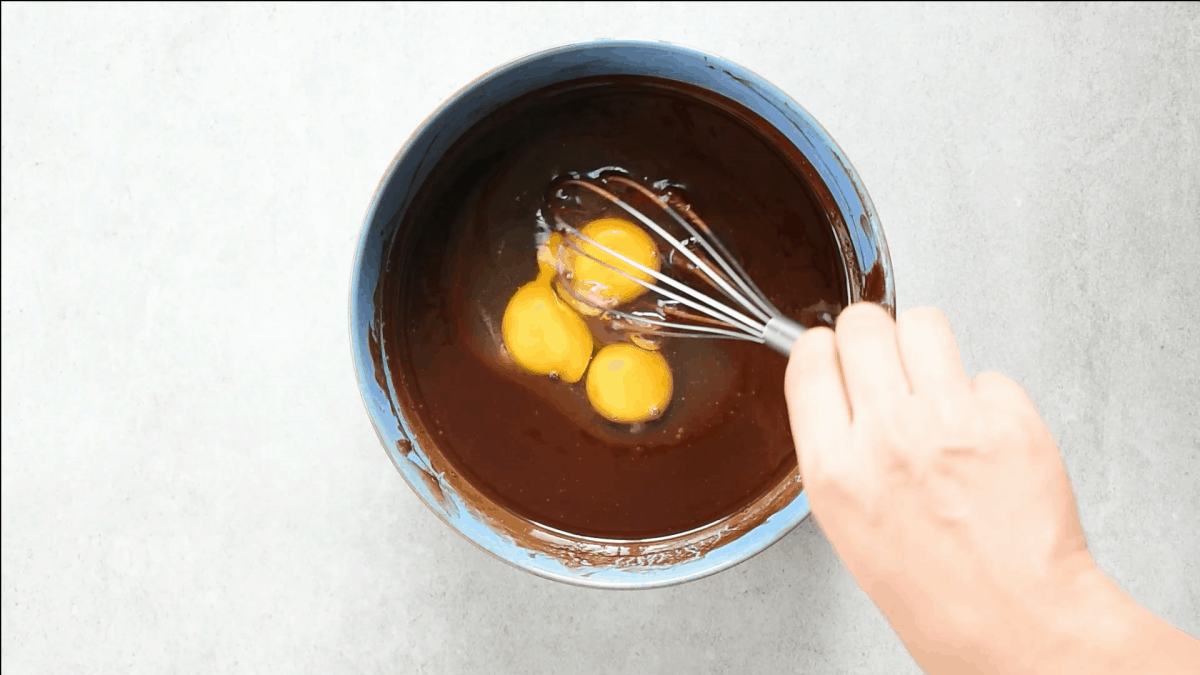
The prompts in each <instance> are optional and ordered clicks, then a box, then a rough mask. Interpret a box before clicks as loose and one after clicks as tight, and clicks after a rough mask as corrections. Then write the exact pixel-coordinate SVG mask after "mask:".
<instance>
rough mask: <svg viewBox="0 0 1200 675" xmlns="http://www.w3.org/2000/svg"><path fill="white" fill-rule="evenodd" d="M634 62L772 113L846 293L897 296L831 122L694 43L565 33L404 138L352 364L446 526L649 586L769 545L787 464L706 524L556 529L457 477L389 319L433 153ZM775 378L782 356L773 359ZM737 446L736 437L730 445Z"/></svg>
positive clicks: (367, 261) (528, 559)
mask: <svg viewBox="0 0 1200 675" xmlns="http://www.w3.org/2000/svg"><path fill="white" fill-rule="evenodd" d="M620 75H642V76H652V77H659V78H665V79H669V80H675V81H679V82H683V83H686V84H690V85H693V86H696V87H700V88H703V89H707V90H709V91H712V92H715V93H717V94H719V95H721V96H724V97H726V98H728V99H732V100H733V101H735V102H737V103H740V104H741V105H743V106H745V107H746V108H749V109H750V110H751V111H753V112H754V113H756V114H757V115H758V116H760V117H761V118H763V119H764V120H766V121H767V122H768V123H770V124H771V125H772V126H773V127H774V130H775V131H776V132H777V134H776V141H775V142H776V143H788V144H791V145H792V146H794V148H795V149H796V150H798V151H799V152H800V153H801V154H802V155H803V156H804V158H805V159H806V160H807V164H808V165H807V166H804V167H802V169H803V170H804V172H805V175H806V176H807V178H808V180H809V182H810V183H812V184H813V187H814V190H815V192H816V194H817V199H818V201H819V203H820V205H821V208H822V209H823V210H824V212H825V215H826V216H827V217H828V219H829V222H830V223H831V224H832V226H833V230H834V235H835V238H836V240H837V242H838V247H839V250H840V253H841V256H842V262H843V266H844V271H845V278H846V281H847V289H846V290H847V297H848V298H849V299H850V300H851V301H858V300H870V301H873V302H878V303H880V304H882V305H884V306H885V307H887V308H888V309H892V308H893V307H894V306H895V292H894V289H893V280H892V270H891V263H890V260H889V257H888V252H887V245H886V243H885V241H884V237H883V232H882V230H881V229H880V225H879V221H878V219H877V217H876V215H875V210H874V207H873V206H872V204H871V200H870V197H868V196H867V192H866V189H865V188H864V186H863V184H862V181H861V180H859V177H858V175H857V174H856V173H855V171H854V169H853V168H852V167H851V165H850V162H849V161H848V160H847V159H846V157H845V155H844V154H843V153H842V151H841V149H839V148H838V146H837V144H836V143H834V141H833V139H832V138H830V137H829V134H827V133H826V132H825V130H824V129H822V128H821V126H820V125H819V124H818V123H817V122H816V120H814V119H813V118H812V117H811V116H810V115H809V114H808V113H806V112H805V111H804V110H803V109H802V108H801V107H800V106H799V105H798V104H796V102H794V101H793V100H792V99H791V98H789V97H788V96H787V95H786V94H784V93H783V92H782V91H780V90H779V89H777V88H776V87H774V86H772V85H771V84H770V83H768V82H766V81H765V80H763V79H762V78H761V77H759V76H757V75H755V74H753V73H751V72H749V71H748V70H746V69H745V68H742V67H740V66H737V65H735V64H733V63H730V62H729V61H726V60H724V59H721V58H719V57H716V56H712V55H710V54H706V53H703V52H700V51H697V50H695V49H690V48H685V47H680V46H676V45H672V44H666V43H660V42H632V41H617V40H603V41H597V42H588V43H583V44H574V45H568V46H565V47H559V48H556V49H551V50H548V51H544V52H540V53H537V54H534V55H532V56H527V57H525V58H522V59H519V60H517V61H514V62H512V63H509V64H507V65H505V66H502V67H500V68H497V69H495V70H492V71H490V72H489V73H487V74H485V75H484V76H482V77H480V78H479V79H478V80H476V81H475V82H473V83H471V84H470V85H468V86H467V87H465V88H464V89H462V90H461V91H459V92H458V93H457V94H455V95H454V96H453V97H451V98H450V100H448V101H447V102H446V103H444V104H443V105H442V106H441V107H440V108H438V109H437V110H436V111H435V112H434V113H433V114H432V115H431V116H430V117H429V118H428V119H427V120H426V121H425V122H424V123H423V124H422V125H421V126H420V128H418V129H417V130H416V132H415V133H414V134H413V135H412V137H411V138H410V139H409V140H408V142H407V143H406V144H405V145H404V147H403V148H401V149H400V152H399V153H398V154H397V155H396V157H395V159H394V160H393V161H392V163H391V166H390V167H388V169H387V172H386V173H385V174H384V176H383V180H382V181H381V182H380V184H379V187H378V189H377V190H376V192H375V195H374V197H373V199H372V200H371V204H370V207H369V208H368V210H367V215H366V221H365V223H364V225H363V230H362V235H361V239H360V240H359V245H358V252H357V256H356V258H355V262H354V273H353V278H352V282H351V286H352V288H351V293H350V336H351V346H352V350H353V356H354V366H355V369H356V372H357V376H358V383H359V387H360V389H361V392H362V396H363V401H364V403H365V404H366V408H367V413H368V414H369V416H370V418H371V422H372V424H373V425H374V427H375V430H376V432H377V433H378V434H379V438H380V441H381V442H382V443H383V446H384V449H385V450H386V451H387V454H388V456H389V457H390V458H391V460H392V462H393V464H395V466H396V468H397V469H398V470H399V471H400V474H401V475H402V476H403V477H404V479H405V480H406V481H407V482H408V484H409V486H411V487H412V489H413V491H414V492H416V494H417V496H418V497H420V498H421V500H422V501H424V502H425V504H426V505H427V506H428V507H429V508H430V509H432V510H433V512H434V513H436V514H437V515H438V516H439V517H440V518H441V519H442V520H443V521H444V522H445V523H446V524H447V525H449V526H450V527H451V528H453V529H454V530H455V531H457V532H458V533H459V534H461V535H463V536H464V537H466V538H467V539H468V540H469V541H471V542H472V543H474V544H475V545H477V546H478V547H479V548H482V549H483V550H484V551H487V552H488V553H491V554H492V555H494V556H496V557H497V558H500V559H501V560H504V561H506V562H508V563H510V564H512V565H515V566H517V567H519V568H521V569H524V570H527V571H529V572H532V573H534V574H538V575H540V576H543V577H547V578H550V579H555V580H558V581H564V582H568V583H573V584H579V585H583V586H593V587H602V588H652V587H658V586H665V585H670V584H675V583H680V582H683V581H688V580H692V579H697V578H700V577H703V576H706V575H709V574H713V573H715V572H718V571H720V570H723V569H726V568H729V567H731V566H733V565H735V564H737V563H739V562H741V561H743V560H746V559H747V558H749V557H751V556H753V555H755V554H756V553H758V552H760V551H762V550H764V549H765V548H767V547H768V546H770V545H771V544H773V543H774V542H776V541H778V540H779V539H780V538H781V537H783V535H785V534H787V533H788V532H789V531H790V530H791V529H792V528H794V527H795V526H796V525H798V524H799V523H800V522H801V521H802V520H804V518H805V517H806V516H807V515H808V513H809V506H808V500H807V498H806V496H805V493H804V491H803V489H802V484H801V482H800V477H799V475H798V474H797V473H795V472H793V474H792V475H791V476H788V477H787V478H785V479H784V480H782V481H780V482H779V483H778V484H777V485H775V486H774V487H773V488H771V489H770V490H768V492H767V493H766V494H764V495H763V496H762V497H760V498H759V499H758V500H757V501H755V502H754V503H752V504H750V505H749V506H747V507H745V508H743V509H742V510H741V511H739V512H737V513H735V514H733V515H732V516H730V517H728V518H726V519H723V520H721V521H719V522H717V523H714V524H712V525H709V526H706V527H703V528H700V529H698V530H694V531H691V532H685V533H681V534H678V535H672V536H669V537H663V538H659V539H655V540H643V541H609V540H599V539H593V538H587V537H580V536H575V535H572V534H569V533H565V532H559V531H555V530H551V529H549V528H546V527H544V526H541V525H539V524H537V523H534V522H531V521H529V520H526V519H524V518H522V517H520V516H517V515H515V514H513V513H511V512H510V511H507V510H506V509H504V508H502V507H500V506H499V505H497V504H496V503H495V502H493V501H492V500H491V499H489V498H488V497H487V496H486V495H484V494H483V493H481V492H480V491H479V490H478V489H476V488H475V487H473V486H472V485H471V484H470V483H469V482H468V481H466V480H464V479H463V478H462V477H461V476H460V475H459V473H458V472H457V471H456V470H455V468H454V466H453V465H451V464H450V463H449V462H448V461H447V460H446V459H445V457H444V456H443V455H442V453H441V452H440V451H439V449H438V446H437V443H436V441H435V439H433V438H430V436H429V434H428V433H426V431H425V430H424V428H423V427H422V425H421V422H420V420H419V419H418V417H417V416H416V415H415V414H414V402H413V399H412V395H411V392H410V391H408V390H407V388H406V386H405V377H404V374H403V372H402V368H401V366H400V365H399V364H400V357H399V354H400V352H401V348H402V346H403V340H404V334H403V331H402V330H398V328H397V327H396V326H389V325H388V324H387V322H386V321H384V310H385V308H386V307H387V305H388V303H392V302H396V301H397V300H396V298H393V297H390V296H389V293H388V289H389V279H394V277H395V275H396V274H398V273H399V271H400V270H398V269H397V267H398V265H397V264H393V262H395V261H394V260H393V259H392V258H391V252H392V248H391V244H392V242H393V241H394V240H395V238H396V235H397V233H398V231H399V228H400V227H402V226H404V225H403V223H404V218H403V216H404V213H405V211H406V209H407V208H408V207H409V205H410V203H411V202H412V200H413V198H414V195H415V194H416V192H417V190H418V189H419V188H420V186H421V185H422V181H423V180H424V179H425V178H426V177H427V176H428V175H429V172H430V170H431V168H432V167H433V166H434V165H436V163H437V161H438V159H439V157H440V156H441V155H442V154H443V153H444V152H446V150H447V149H448V148H449V147H450V146H451V145H452V144H453V143H454V142H455V140H456V139H458V138H459V137H460V136H461V135H462V134H463V133H464V132H465V131H466V130H468V129H469V128H470V127H471V126H472V125H474V124H476V123H477V122H479V121H480V120H482V119H484V118H485V117H486V116H487V115H488V114H489V113H490V112H492V111H494V110H496V109H497V108H499V107H500V106H502V105H504V104H505V103H508V102H510V101H512V100H514V99H516V98H518V97H520V96H522V95H524V94H527V93H530V92H532V91H535V90H538V89H541V88H543V87H547V86H550V85H556V84H560V83H563V82H567V81H571V80H575V79H580V78H588V77H596V76H620ZM780 377H782V368H781V371H780ZM731 450H732V449H731Z"/></svg>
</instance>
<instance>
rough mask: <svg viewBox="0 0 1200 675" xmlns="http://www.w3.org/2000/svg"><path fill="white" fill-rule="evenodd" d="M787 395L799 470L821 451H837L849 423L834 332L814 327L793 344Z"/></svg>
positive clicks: (788, 368)
mask: <svg viewBox="0 0 1200 675" xmlns="http://www.w3.org/2000/svg"><path fill="white" fill-rule="evenodd" d="M783 391H784V396H785V398H786V399H787V406H788V418H789V420H790V421H791V425H792V437H793V440H794V441H795V443H796V451H797V453H798V454H799V460H800V471H801V472H802V473H808V469H807V468H806V465H811V464H812V463H814V462H818V461H819V459H818V456H819V454H820V453H821V452H822V451H828V452H836V451H837V448H836V446H838V445H839V444H840V443H841V439H842V438H844V437H845V434H846V430H847V429H848V428H849V426H850V407H849V405H848V404H847V402H846V392H845V389H844V388H843V386H842V372H841V368H840V367H839V366H838V355H837V345H836V343H835V338H834V334H833V331H831V330H829V329H828V328H813V329H810V330H808V331H805V332H804V334H803V335H801V336H800V339H798V340H796V342H795V344H793V345H792V354H791V357H790V358H789V359H788V365H787V373H786V374H785V375H784V384H783Z"/></svg>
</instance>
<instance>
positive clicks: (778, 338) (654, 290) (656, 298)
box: [543, 169, 805, 356]
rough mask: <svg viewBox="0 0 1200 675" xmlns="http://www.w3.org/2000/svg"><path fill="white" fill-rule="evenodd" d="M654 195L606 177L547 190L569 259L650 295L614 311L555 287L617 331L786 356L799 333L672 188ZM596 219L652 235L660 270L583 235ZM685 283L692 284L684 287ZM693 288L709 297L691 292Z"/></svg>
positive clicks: (621, 177) (564, 181) (617, 175)
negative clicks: (747, 344)
mask: <svg viewBox="0 0 1200 675" xmlns="http://www.w3.org/2000/svg"><path fill="white" fill-rule="evenodd" d="M653 187H654V188H655V190H657V192H655V191H654V190H651V189H649V188H647V187H645V186H644V185H642V184H640V183H638V182H637V181H634V180H632V179H630V178H629V177H628V176H627V175H625V174H624V173H623V172H620V171H619V170H611V169H610V170H604V171H599V172H593V173H592V174H588V175H586V176H584V175H578V174H570V175H568V176H564V177H563V178H561V179H559V180H558V181H556V182H555V183H554V184H553V185H552V186H551V188H550V190H549V191H548V193H547V211H548V212H549V215H550V216H551V217H550V219H548V220H551V221H552V224H553V227H554V228H555V229H556V230H558V231H559V232H561V233H562V235H563V239H564V243H565V245H566V246H568V247H569V248H570V249H571V250H572V251H574V252H575V254H576V255H583V256H586V257H588V258H590V259H592V260H594V261H596V262H597V263H599V264H600V265H603V266H604V267H605V268H607V269H609V270H612V271H613V272H614V273H617V274H619V275H621V276H622V277H624V278H625V279H629V280H630V281H633V282H636V283H637V284H639V285H641V286H643V287H644V288H646V289H648V290H649V291H650V292H651V293H649V294H646V295H645V296H643V299H642V300H641V301H638V302H635V303H632V304H630V305H624V306H621V307H620V308H617V307H614V306H607V304H606V303H603V302H599V301H597V299H596V298H595V297H589V296H586V295H585V294H579V293H576V292H574V291H572V290H571V285H570V284H562V285H561V287H562V288H564V289H565V290H566V291H567V292H568V293H570V294H571V296H572V297H573V298H574V299H575V300H577V301H578V302H580V303H583V304H584V305H587V306H589V307H591V308H593V309H594V310H595V311H596V312H597V313H599V314H601V316H602V317H603V318H606V319H608V320H610V321H611V322H612V326H613V327H614V328H616V329H617V330H623V331H626V332H630V333H632V334H635V335H638V336H642V337H647V336H649V337H651V338H652V339H653V338H654V337H656V336H670V337H686V338H728V339H736V340H749V341H751V342H758V343H760V344H765V345H767V346H769V347H771V348H772V349H774V350H775V351H777V352H779V353H781V354H783V355H785V356H786V355H788V354H789V353H790V352H791V347H792V343H793V342H795V341H796V338H798V337H799V336H800V335H801V334H802V333H803V332H804V330H805V329H804V326H802V325H801V324H799V323H797V322H796V321H793V320H792V319H789V318H788V317H786V316H784V315H783V314H782V313H780V311H779V310H778V309H776V308H775V306H774V305H772V304H771V302H770V301H769V300H767V298H766V296H765V295H763V293H762V291H760V290H759V289H758V287H757V286H755V285H754V282H753V281H751V280H750V277H749V276H748V275H747V274H746V272H745V270H743V269H742V267H741V265H739V264H738V263H737V261H736V260H735V259H734V257H733V256H732V255H731V254H730V252H729V251H728V250H727V249H726V248H725V246H724V245H722V244H721V242H720V241H719V240H718V239H717V237H716V236H714V235H713V233H712V230H710V229H709V227H708V225H706V224H705V223H704V221H703V220H701V219H700V218H699V217H698V216H697V215H696V214H694V213H692V211H691V207H690V206H689V205H688V204H687V203H686V202H685V201H683V200H682V199H681V198H680V197H679V195H678V194H677V193H676V191H675V190H674V189H673V188H677V187H678V186H672V185H670V184H668V183H665V182H659V183H656V184H654V186H653ZM639 207H641V208H639ZM648 214H649V215H648ZM598 216H599V217H603V216H617V217H622V216H624V217H626V219H628V218H629V217H632V218H633V219H634V220H635V221H636V223H638V224H639V225H641V226H642V227H644V228H645V229H646V230H647V231H648V232H650V233H653V234H654V235H656V241H661V242H665V243H666V244H667V248H666V249H665V250H660V253H665V255H663V256H662V262H663V266H662V269H661V270H658V271H656V270H653V269H651V268H649V267H646V266H644V265H642V264H640V263H638V262H636V261H634V260H631V259H630V258H628V257H627V256H625V255H623V254H621V253H619V252H617V251H615V250H613V249H611V248H609V247H607V246H604V245H603V244H601V243H600V242H598V241H595V240H594V239H591V238H589V237H588V236H586V235H585V234H583V233H582V232H581V230H582V229H583V224H584V223H585V222H588V221H591V220H594V219H595V218H597V217H598ZM651 216H655V217H651ZM543 217H544V216H543ZM585 243H586V244H587V245H588V246H589V247H591V249H592V250H594V251H601V252H603V254H605V255H606V256H611V258H612V259H615V260H618V261H620V262H621V263H622V265H627V266H628V269H634V270H637V271H638V272H639V273H641V274H643V275H645V276H646V277H649V278H650V279H652V280H653V281H646V280H645V279H643V278H639V277H638V276H635V275H633V274H630V273H629V272H627V271H626V270H624V269H620V268H619V267H616V266H614V265H613V264H610V262H609V261H606V260H601V259H599V258H597V257H596V256H595V255H594V254H591V253H589V252H588V251H587V250H585V249H584V248H583V247H582V244H585ZM689 277H690V278H691V279H692V280H693V283H688V280H687V279H688V278H689ZM695 282H698V283H695ZM700 284H704V285H705V286H707V287H708V289H711V291H714V292H704V290H702V289H698V288H696V287H695V286H698V285H700Z"/></svg>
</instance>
